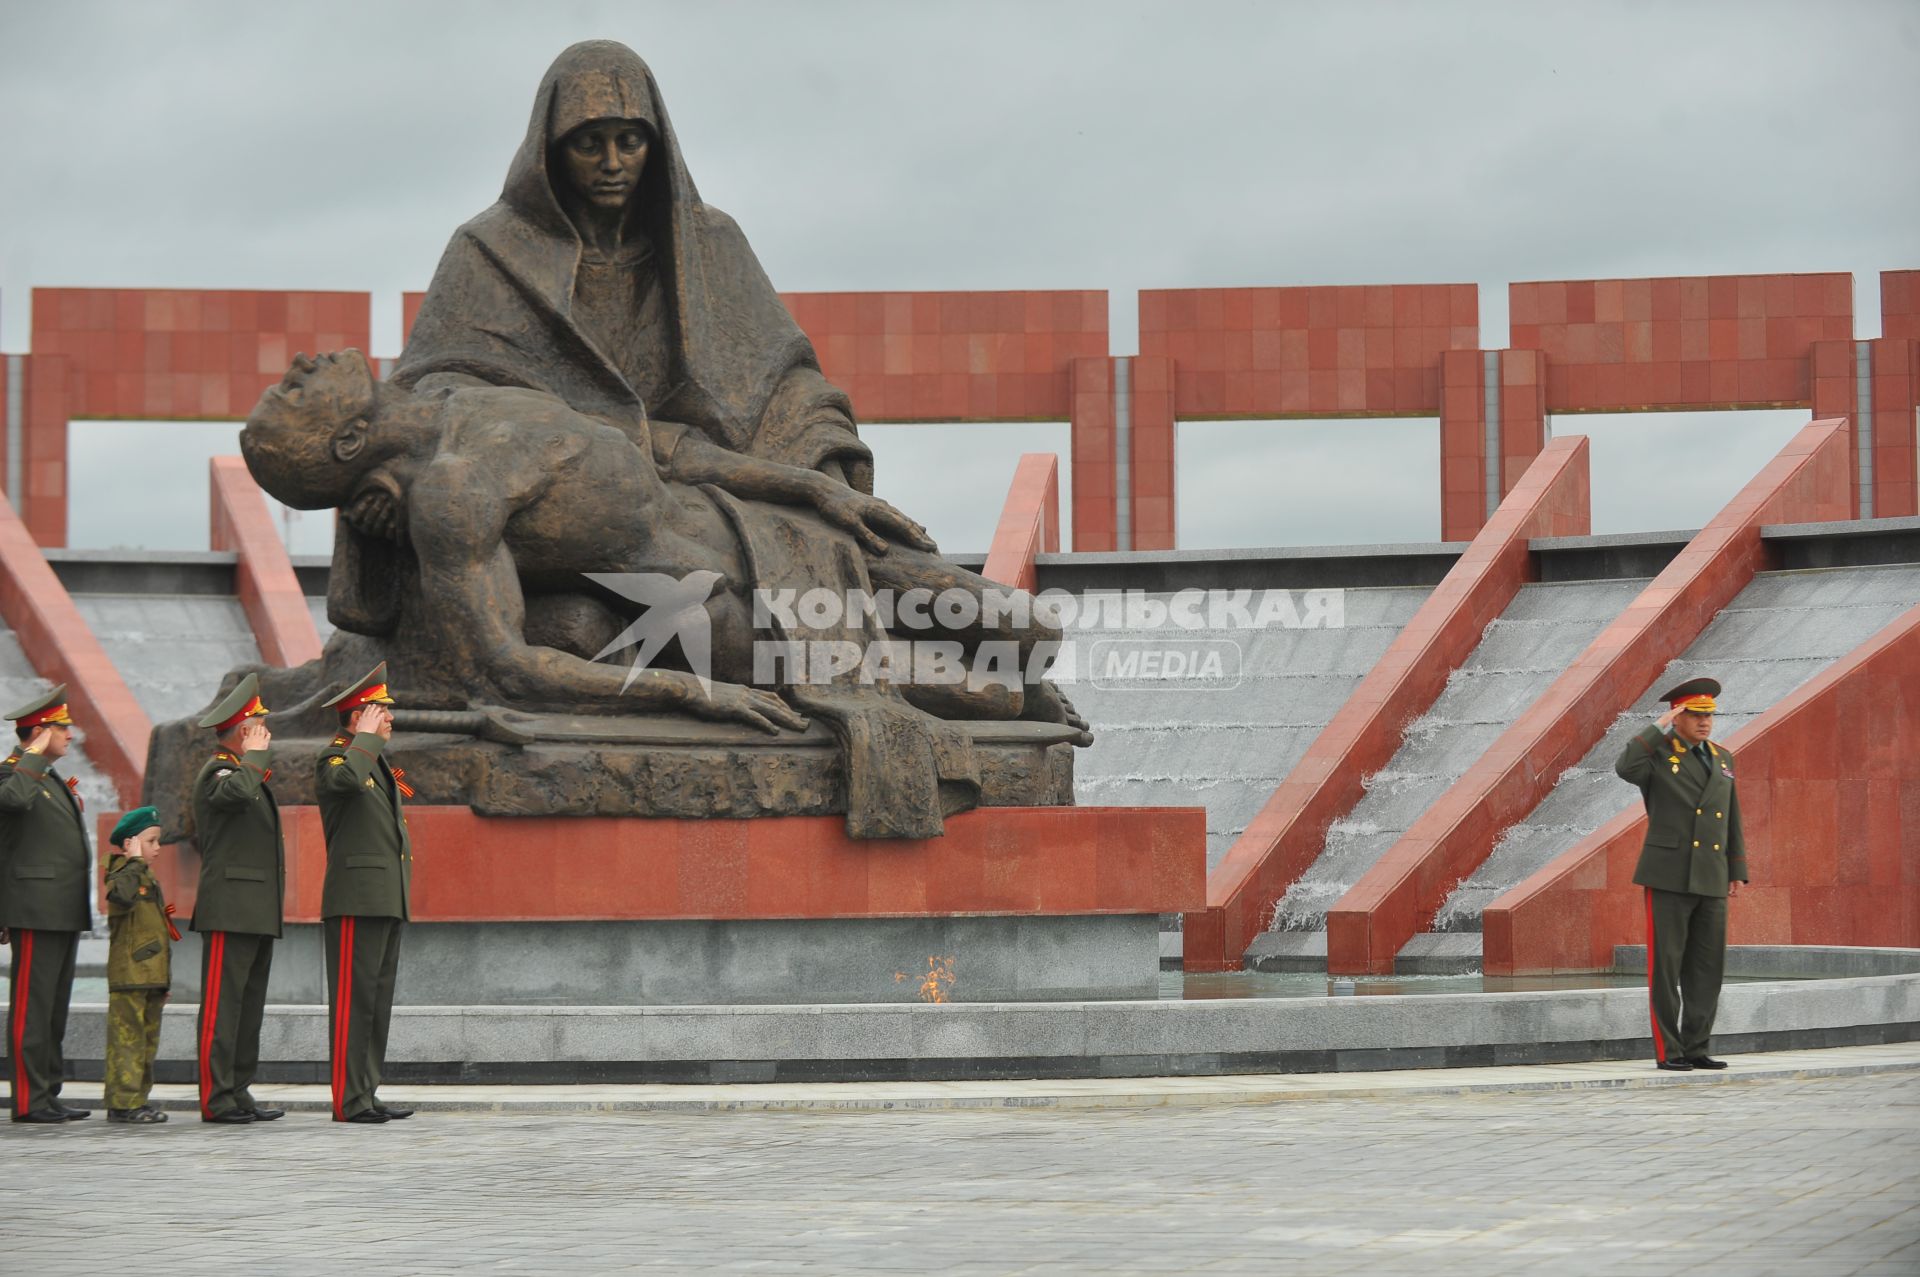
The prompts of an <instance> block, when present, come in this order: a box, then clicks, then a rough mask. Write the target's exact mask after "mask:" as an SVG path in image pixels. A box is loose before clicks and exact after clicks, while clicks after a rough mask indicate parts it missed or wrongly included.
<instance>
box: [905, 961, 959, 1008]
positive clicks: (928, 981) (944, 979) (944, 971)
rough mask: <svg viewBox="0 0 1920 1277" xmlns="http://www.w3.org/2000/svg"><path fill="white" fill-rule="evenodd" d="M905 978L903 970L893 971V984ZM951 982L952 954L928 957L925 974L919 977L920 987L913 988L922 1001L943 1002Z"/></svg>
mask: <svg viewBox="0 0 1920 1277" xmlns="http://www.w3.org/2000/svg"><path fill="white" fill-rule="evenodd" d="M906 978H907V973H906V972H904V971H896V972H894V973H893V981H894V983H895V984H898V983H900V982H901V981H902V980H905V979H906ZM952 983H953V956H952V955H951V954H949V955H948V956H946V957H944V958H941V957H930V958H928V959H927V974H926V975H924V976H922V977H921V978H920V987H919V988H918V989H917V990H915V992H917V993H918V994H919V995H920V1000H921V1001H922V1002H945V1001H946V1000H947V986H948V985H950V984H952Z"/></svg>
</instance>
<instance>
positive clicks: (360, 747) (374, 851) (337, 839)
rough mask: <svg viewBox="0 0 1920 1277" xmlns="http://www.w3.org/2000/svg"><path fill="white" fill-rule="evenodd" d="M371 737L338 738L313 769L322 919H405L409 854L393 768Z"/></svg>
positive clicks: (410, 871) (410, 877)
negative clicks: (322, 867)
mask: <svg viewBox="0 0 1920 1277" xmlns="http://www.w3.org/2000/svg"><path fill="white" fill-rule="evenodd" d="M385 746H386V742H385V741H384V740H381V739H380V737H379V735H378V734H376V733H374V732H361V733H360V734H359V735H357V736H354V737H352V738H351V739H349V738H348V737H347V736H346V735H345V734H341V735H338V736H335V737H334V738H333V741H332V743H330V744H329V745H328V746H327V747H326V748H325V749H323V750H321V751H320V757H319V758H318V759H317V760H316V761H315V763H314V773H315V774H314V778H313V789H314V793H315V794H316V795H317V796H318V798H319V800H320V823H321V825H322V827H323V828H325V830H326V832H327V881H326V886H325V887H324V888H323V889H322V890H321V893H320V915H321V916H322V917H324V918H338V917H343V916H345V915H348V914H352V915H354V916H357V917H362V918H400V919H405V918H407V917H408V916H409V914H408V900H409V891H410V889H411V886H412V881H413V848H412V846H411V845H410V844H409V843H408V841H407V818H406V816H405V814H404V813H403V812H402V811H401V807H400V790H399V787H398V786H397V785H396V784H395V783H394V778H393V768H392V767H391V766H389V765H388V763H387V760H386V759H385V758H384V757H382V756H381V750H382V749H383V748H384V747H385Z"/></svg>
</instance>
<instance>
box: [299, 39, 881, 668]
mask: <svg viewBox="0 0 1920 1277" xmlns="http://www.w3.org/2000/svg"><path fill="white" fill-rule="evenodd" d="M393 380H394V382H395V384H397V385H400V386H406V387H410V388H413V389H417V390H419V391H421V392H423V393H431V392H434V391H438V390H444V389H447V388H449V387H453V386H460V385H475V384H485V385H494V386H521V387H526V388H529V389H535V390H546V391H550V392H552V393H553V394H555V395H558V396H559V397H560V398H561V399H564V400H565V401H566V402H567V403H568V404H570V405H571V406H572V407H574V408H576V409H578V410H579V411H581V412H587V413H592V414H594V415H596V416H601V417H605V418H606V419H608V420H609V421H611V422H613V423H615V424H616V425H620V426H622V427H623V428H632V427H634V426H636V425H637V424H638V423H640V422H643V421H644V422H648V423H650V424H651V425H652V427H653V431H652V433H653V439H654V446H655V447H656V448H657V449H661V450H663V451H668V452H670V451H671V450H672V448H673V445H674V443H675V441H676V440H677V439H678V438H679V437H680V436H682V435H683V434H685V433H687V432H688V431H693V432H697V433H699V434H700V435H703V436H704V437H706V438H707V439H709V440H711V441H712V442H714V443H716V444H718V445H720V446H721V447H723V448H726V449H729V450H731V451H733V452H737V453H741V454H744V455H747V456H753V457H760V458H764V459H767V460H771V461H779V462H784V463H786V464H788V465H792V466H798V467H800V468H802V469H808V470H819V471H820V472H822V473H823V474H826V475H828V476H829V477H831V478H834V479H837V480H839V481H840V482H842V483H843V484H846V485H848V486H851V487H853V488H854V489H856V490H857V491H860V492H869V493H870V492H872V491H873V457H872V454H871V453H870V452H869V451H868V450H867V446H866V445H865V444H863V443H861V442H860V438H859V435H858V433H857V431H856V430H855V427H854V421H853V407H852V404H851V403H850V402H849V401H848V399H847V397H846V395H845V394H844V393H842V392H841V391H840V390H839V389H838V388H837V387H835V386H833V385H832V384H831V383H829V382H828V381H827V379H826V378H825V377H823V376H822V375H821V373H820V366H819V362H818V360H817V359H816V358H815V357H814V352H813V346H812V343H810V342H809V341H808V340H807V338H806V334H804V333H802V332H801V331H800V328H799V326H798V325H797V324H795V323H794V322H793V317H792V316H791V315H789V314H788V313H787V309H786V307H785V305H783V304H782V303H781V301H780V297H779V294H778V293H776V292H775V291H774V288H773V285H772V283H771V282H770V281H769V280H768V279H767V276H766V272H765V271H763V270H761V268H760V262H759V260H758V259H757V258H755V257H754V255H753V249H752V248H750V247H749V246H748V244H747V241H746V238H745V236H743V235H742V234H741V233H740V228H739V227H738V226H737V225H735V223H734V221H733V219H732V218H730V217H728V216H727V215H726V214H725V213H723V212H721V211H720V210H719V209H717V208H714V207H712V206H711V205H709V204H706V203H703V202H702V201H701V199H700V193H699V191H698V190H697V189H695V187H694V184H693V178H692V177H691V176H690V175H689V174H688V172H687V166H686V161H685V160H684V159H683V158H682V156H681V154H680V145H679V142H678V141H677V140H676V139H675V137H674V132H673V125H672V123H671V121H670V120H669V119H668V117H667V110H666V104H665V103H664V102H663V101H662V100H661V97H660V90H659V86H658V85H657V84H656V83H655V82H654V78H653V72H652V71H650V70H649V69H648V68H647V65H646V63H644V62H642V61H641V60H640V58H639V57H638V56H637V55H636V54H634V52H633V51H632V50H631V49H628V48H627V47H626V46H625V45H622V44H617V43H614V42H613V41H610V40H589V41H586V42H584V43H581V44H576V45H574V46H573V47H571V48H569V49H567V50H566V51H565V52H564V53H562V54H561V55H560V56H559V57H558V58H557V59H555V60H554V63H553V65H552V67H550V68H549V69H548V71H547V74H546V76H545V78H543V79H542V80H541V82H540V89H539V92H538V93H537V94H535V96H534V103H533V112H532V116H531V118H530V119H529V121H528V123H527V133H526V136H525V137H524V138H523V139H522V141H521V143H520V148H519V150H518V151H516V152H515V154H514V157H513V162H512V164H511V165H510V166H509V168H508V170H507V180H506V184H505V186H504V188H503V189H502V191H501V194H500V199H499V200H498V201H497V202H496V203H495V204H494V205H493V206H492V207H490V208H488V209H487V210H486V211H485V212H483V213H481V214H480V215H479V216H478V217H475V218H474V219H473V220H471V221H469V222H468V223H466V224H465V225H464V226H462V227H461V228H460V229H459V230H457V231H455V232H454V235H453V240H452V242H451V243H449V244H448V245H447V249H446V252H445V253H444V254H443V255H442V257H441V259H440V265H439V267H438V269H436V270H435V271H434V275H433V282H432V284H431V285H430V286H429V287H428V290H427V296H426V299H425V301H424V302H422V304H421V307H420V313H419V316H418V318H417V319H416V320H415V321H414V326H413V331H412V333H411V334H410V335H409V336H408V339H407V346H406V349H405V350H404V351H403V352H402V353H401V356H400V361H399V363H398V365H397V366H396V367H395V369H394V372H393ZM393 520H394V514H393V512H392V509H391V491H390V489H389V488H388V487H387V486H386V485H385V483H384V482H383V479H382V477H381V476H378V475H375V476H373V477H372V478H371V479H370V480H369V482H368V483H367V484H366V485H365V486H364V488H363V489H362V491H361V492H360V493H358V494H356V497H355V500H354V501H353V502H351V503H349V505H348V508H347V520H346V521H347V524H348V528H347V530H346V532H345V535H344V537H343V539H342V540H341V542H340V546H339V548H338V549H337V550H336V551H335V563H334V567H335V571H334V574H333V577H332V581H331V586H330V592H329V608H330V609H331V611H332V614H333V616H334V619H335V623H336V624H344V625H348V626H349V627H350V628H354V629H359V630H362V631H371V632H386V630H388V629H390V628H391V627H392V626H393V624H394V623H395V622H396V620H397V613H396V611H395V608H394V606H393V597H392V596H393V590H392V588H391V587H390V585H389V578H390V576H391V571H392V569H391V568H390V566H389V565H388V563H387V560H388V559H389V557H390V556H389V553H388V551H387V549H386V544H385V543H384V536H385V534H386V533H387V532H389V531H390V530H391V527H392V523H393ZM369 534H371V535H369ZM383 627H384V628H383Z"/></svg>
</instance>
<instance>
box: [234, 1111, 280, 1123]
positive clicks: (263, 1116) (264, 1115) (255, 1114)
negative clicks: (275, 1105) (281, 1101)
mask: <svg viewBox="0 0 1920 1277" xmlns="http://www.w3.org/2000/svg"><path fill="white" fill-rule="evenodd" d="M241 1111H242V1112H244V1113H245V1114H246V1115H247V1116H248V1117H250V1118H252V1119H253V1120H254V1121H256V1122H277V1121H279V1120H280V1119H281V1118H283V1117H285V1116H286V1115H287V1111H286V1110H285V1109H268V1108H250V1109H242V1110H241Z"/></svg>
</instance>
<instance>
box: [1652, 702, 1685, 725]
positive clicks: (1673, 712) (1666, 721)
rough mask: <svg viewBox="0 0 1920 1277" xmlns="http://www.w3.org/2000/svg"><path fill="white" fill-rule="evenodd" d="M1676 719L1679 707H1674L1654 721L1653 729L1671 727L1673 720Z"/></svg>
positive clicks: (1678, 715)
mask: <svg viewBox="0 0 1920 1277" xmlns="http://www.w3.org/2000/svg"><path fill="white" fill-rule="evenodd" d="M1678 717H1680V707H1679V706H1677V705H1676V706H1674V707H1673V708H1672V709H1670V710H1668V711H1667V712H1666V713H1664V714H1662V715H1661V716H1660V717H1658V718H1656V719H1654V720H1653V725H1654V726H1655V727H1672V726H1673V720H1674V719H1676V718H1678Z"/></svg>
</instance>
